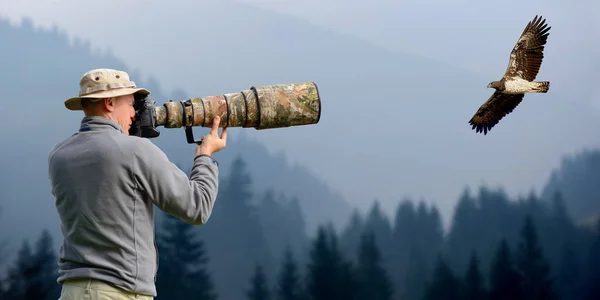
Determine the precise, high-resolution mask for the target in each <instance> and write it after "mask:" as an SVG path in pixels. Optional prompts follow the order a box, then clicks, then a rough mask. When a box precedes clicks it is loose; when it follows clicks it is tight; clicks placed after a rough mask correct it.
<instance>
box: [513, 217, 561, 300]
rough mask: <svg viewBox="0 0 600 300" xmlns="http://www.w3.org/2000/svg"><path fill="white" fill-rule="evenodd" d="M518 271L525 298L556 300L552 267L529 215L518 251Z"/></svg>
mask: <svg viewBox="0 0 600 300" xmlns="http://www.w3.org/2000/svg"><path fill="white" fill-rule="evenodd" d="M517 270H518V272H519V273H520V275H521V280H522V283H521V286H522V289H523V297H524V298H525V299H527V300H542V299H544V300H552V299H556V294H555V291H554V286H553V285H554V283H553V280H552V279H551V278H550V265H549V263H548V262H547V261H546V258H545V257H544V254H543V251H542V248H541V246H540V243H539V241H538V234H537V229H536V227H535V225H534V223H533V218H532V216H531V215H529V214H527V215H526V216H525V220H524V223H523V226H522V228H521V235H520V240H519V245H518V251H517Z"/></svg>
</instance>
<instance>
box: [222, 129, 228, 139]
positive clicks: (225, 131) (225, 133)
mask: <svg viewBox="0 0 600 300" xmlns="http://www.w3.org/2000/svg"><path fill="white" fill-rule="evenodd" d="M221 139H222V140H227V127H225V128H223V131H221Z"/></svg>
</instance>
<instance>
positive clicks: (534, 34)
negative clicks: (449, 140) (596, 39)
mask: <svg viewBox="0 0 600 300" xmlns="http://www.w3.org/2000/svg"><path fill="white" fill-rule="evenodd" d="M550 28H551V27H550V26H548V25H547V24H546V19H542V17H541V16H540V17H539V18H538V16H537V15H536V16H535V18H534V19H533V20H532V21H529V23H527V26H526V27H525V29H524V30H523V32H522V33H521V36H520V37H519V40H518V41H517V43H516V44H515V46H514V47H513V49H512V51H511V52H510V58H509V62H508V67H507V69H506V72H505V73H504V76H503V77H502V79H500V80H497V81H492V82H490V83H489V84H488V86H487V87H488V88H493V89H495V91H494V93H493V94H492V95H491V96H490V98H489V99H488V100H487V101H486V102H485V103H484V104H483V105H481V106H480V107H479V109H478V110H477V112H476V113H475V115H474V116H473V117H472V118H471V120H470V121H469V124H470V125H472V128H471V129H472V130H475V131H476V132H477V133H480V132H483V134H484V135H487V133H488V131H490V130H491V129H492V128H493V127H494V126H495V125H496V124H498V122H500V120H501V119H502V118H504V117H505V116H506V115H508V114H509V113H511V112H512V111H513V110H514V109H515V108H516V107H517V105H519V103H521V101H522V100H523V97H524V96H525V94H526V93H547V92H548V90H549V89H550V82H549V81H537V82H536V81H534V80H535V78H536V76H537V74H538V72H539V70H540V66H541V65H542V60H543V59H544V47H545V45H546V41H547V40H548V35H549V32H548V31H549V30H550Z"/></svg>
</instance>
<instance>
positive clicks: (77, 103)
mask: <svg viewBox="0 0 600 300" xmlns="http://www.w3.org/2000/svg"><path fill="white" fill-rule="evenodd" d="M131 94H143V95H149V94H150V91H148V90H147V89H144V88H138V87H137V86H136V85H135V82H133V81H130V80H129V74H127V73H126V72H124V71H119V70H113V69H94V70H91V71H88V72H86V73H85V74H83V76H82V77H81V80H80V81H79V96H77V97H72V98H69V99H67V100H66V101H65V107H66V108H67V109H70V110H82V107H81V99H83V98H88V99H97V100H100V99H102V98H109V97H119V96H125V95H131Z"/></svg>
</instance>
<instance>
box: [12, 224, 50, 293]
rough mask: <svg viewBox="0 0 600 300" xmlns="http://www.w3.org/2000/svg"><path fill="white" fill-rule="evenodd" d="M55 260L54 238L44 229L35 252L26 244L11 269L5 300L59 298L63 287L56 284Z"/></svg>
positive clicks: (24, 242)
mask: <svg viewBox="0 0 600 300" xmlns="http://www.w3.org/2000/svg"><path fill="white" fill-rule="evenodd" d="M56 272H57V268H56V258H55V254H54V253H53V247H52V237H51V236H50V233H49V231H48V230H43V231H42V233H41V235H40V237H39V238H38V240H37V241H36V243H35V249H34V250H33V251H32V250H31V246H30V244H29V242H28V241H23V244H22V246H21V248H20V250H19V253H18V256H17V260H16V262H15V265H14V266H13V267H12V268H11V269H10V270H9V273H8V285H9V289H8V291H6V295H5V297H6V299H15V300H19V299H57V298H58V297H59V296H60V285H58V284H57V283H56V276H57V273H56Z"/></svg>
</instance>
